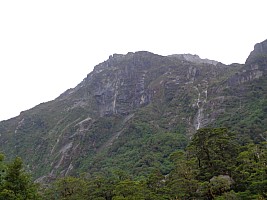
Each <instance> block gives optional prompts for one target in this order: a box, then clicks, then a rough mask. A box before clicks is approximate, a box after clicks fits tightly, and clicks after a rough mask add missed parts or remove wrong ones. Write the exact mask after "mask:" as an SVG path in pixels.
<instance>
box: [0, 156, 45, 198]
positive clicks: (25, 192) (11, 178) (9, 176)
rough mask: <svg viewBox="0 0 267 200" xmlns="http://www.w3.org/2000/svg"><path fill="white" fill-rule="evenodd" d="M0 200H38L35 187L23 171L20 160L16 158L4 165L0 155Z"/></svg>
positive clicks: (38, 196) (2, 157)
mask: <svg viewBox="0 0 267 200" xmlns="http://www.w3.org/2000/svg"><path fill="white" fill-rule="evenodd" d="M0 170H1V172H0V199H1V200H31V199H32V200H38V199H40V195H39V194H38V193H37V186H36V185H35V184H34V183H33V182H32V181H31V179H30V176H29V175H28V174H27V173H26V172H25V171H24V170H23V166H22V160H21V159H20V158H16V159H15V160H14V161H13V162H11V163H8V164H6V163H4V155H3V154H0Z"/></svg>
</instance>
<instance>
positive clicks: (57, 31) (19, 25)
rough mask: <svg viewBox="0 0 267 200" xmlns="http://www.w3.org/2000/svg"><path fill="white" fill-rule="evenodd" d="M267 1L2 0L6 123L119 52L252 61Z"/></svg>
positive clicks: (0, 50)
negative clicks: (252, 51)
mask: <svg viewBox="0 0 267 200" xmlns="http://www.w3.org/2000/svg"><path fill="white" fill-rule="evenodd" d="M266 7H267V2H266V0H253V1H251V0H201V1H200V0H112V1H111V0H97V1H93V0H92V1H90V0H84V1H83V0H75V1H74V0H72V1H70V0H45V1H41V0H23V1H22V0H2V1H1V0H0V91H1V98H0V120H5V119H8V118H11V117H14V116H16V115H18V114H19V113H20V111H22V110H26V109H29V108H31V107H33V106H35V105H37V104H39V103H42V102H46V101H49V100H52V99H54V98H56V97H57V96H59V95H60V94H61V93H62V92H64V91H65V90H66V89H68V88H72V87H75V86H76V85H77V84H78V83H79V82H81V81H82V79H83V78H85V77H86V75H87V74H88V73H89V72H90V71H92V69H93V67H94V66H95V65H96V64H98V63H100V62H102V61H104V60H106V59H107V58H108V57H109V55H111V54H114V53H123V54H125V53H127V52H134V51H140V50H146V51H151V52H153V53H157V54H161V55H169V54H180V53H192V54H198V55H199V56H200V57H202V58H209V59H213V60H217V61H220V62H223V63H225V64H230V63H233V62H238V63H244V62H245V60H246V58H247V56H248V54H249V53H250V51H251V50H253V47H254V44H255V43H257V42H261V41H263V40H265V39H267V26H266V19H267V12H266Z"/></svg>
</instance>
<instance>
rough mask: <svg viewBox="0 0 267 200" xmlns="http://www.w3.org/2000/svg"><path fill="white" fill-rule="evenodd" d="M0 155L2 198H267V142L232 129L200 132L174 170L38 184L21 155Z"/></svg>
mask: <svg viewBox="0 0 267 200" xmlns="http://www.w3.org/2000/svg"><path fill="white" fill-rule="evenodd" d="M4 158H5V157H4V155H3V154H1V155H0V200H27V199H29V200H35V199H36V200H83V199H88V200H178V199H179V200H186V199H203V200H205V199H207V200H213V199H215V200H231V199H232V200H236V199H240V200H243V199H244V200H246V199H247V200H250V199H258V200H261V199H266V198H267V163H266V162H267V142H259V143H255V142H246V143H244V142H240V140H239V138H238V134H237V133H235V132H232V131H230V130H228V129H227V128H201V129H199V130H197V132H196V133H195V135H194V136H193V138H192V139H191V141H190V142H189V144H188V145H187V146H186V148H185V149H182V150H181V149H177V150H176V151H174V152H172V153H171V154H170V155H169V157H168V159H169V161H170V162H171V163H172V168H171V169H170V170H169V172H168V173H166V172H164V171H162V170H160V169H157V168H156V167H154V168H153V170H152V173H150V174H148V175H144V176H135V177H134V176H132V175H129V174H128V173H127V171H126V170H125V171H124V170H114V171H113V172H108V173H103V172H102V171H101V172H100V173H94V174H87V173H82V174H78V175H77V176H67V177H61V178H57V179H55V180H54V181H52V182H50V183H46V184H43V183H35V182H34V181H33V180H32V178H31V175H30V172H28V171H27V170H26V168H25V166H24V165H23V162H22V160H21V159H20V158H19V157H17V158H16V159H14V160H13V161H5V159H4Z"/></svg>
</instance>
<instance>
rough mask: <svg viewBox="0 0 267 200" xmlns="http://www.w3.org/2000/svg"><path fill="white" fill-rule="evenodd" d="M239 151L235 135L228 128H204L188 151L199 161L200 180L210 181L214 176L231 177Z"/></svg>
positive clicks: (197, 134) (194, 138)
mask: <svg viewBox="0 0 267 200" xmlns="http://www.w3.org/2000/svg"><path fill="white" fill-rule="evenodd" d="M238 149H239V146H238V144H237V142H236V140H235V134H234V133H232V132H229V131H228V130H227V129H226V128H214V129H213V128H202V129H199V130H198V131H197V133H196V134H195V135H194V137H193V139H192V142H191V143H190V145H189V147H188V149H187V150H188V151H189V153H190V154H191V156H193V157H196V159H197V167H198V169H199V174H198V179H199V180H203V181H209V180H210V179H211V178H212V177H213V176H218V175H229V176H231V173H232V171H233V169H234V167H235V162H236V159H235V158H237V155H238Z"/></svg>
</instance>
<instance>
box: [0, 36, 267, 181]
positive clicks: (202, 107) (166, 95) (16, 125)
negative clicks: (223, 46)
mask: <svg viewBox="0 0 267 200" xmlns="http://www.w3.org/2000/svg"><path fill="white" fill-rule="evenodd" d="M259 55H260V56H259ZM266 55H267V51H266V41H264V42H263V43H260V44H257V45H256V46H255V49H254V51H252V52H251V54H250V56H249V58H248V60H247V62H246V64H244V65H242V64H232V65H224V64H222V63H219V62H216V61H211V60H208V59H201V58H199V57H198V56H196V55H194V56H193V55H190V54H183V55H173V56H160V55H156V54H153V53H150V52H144V51H142V52H135V53H128V54H126V55H119V54H114V55H112V56H110V57H109V59H107V60H106V61H104V62H103V63H100V64H99V65H97V66H95V68H94V70H93V71H92V72H91V73H89V74H88V75H87V77H86V78H85V79H84V80H83V81H82V82H81V83H80V84H79V85H78V86H77V87H75V88H73V89H69V90H67V91H66V92H64V93H63V94H62V95H60V96H59V97H58V98H57V99H55V100H53V101H50V102H47V103H43V104H40V105H38V106H36V107H35V108H33V109H31V110H28V111H24V112H22V113H21V114H20V115H19V116H18V117H15V118H13V119H10V120H7V121H3V122H1V123H0V138H1V140H0V144H1V147H0V148H1V151H4V152H5V154H6V155H7V156H8V157H14V156H16V155H19V156H21V157H23V159H24V160H25V162H26V163H27V166H28V169H29V170H31V171H32V172H33V173H34V175H35V177H36V178H38V177H39V179H38V180H43V179H44V178H47V177H50V178H51V177H55V176H64V175H69V174H75V173H81V172H88V173H91V174H93V173H98V172H105V173H107V171H110V170H115V169H120V168H126V169H128V170H129V173H131V174H135V175H144V174H146V173H148V172H149V171H151V170H152V169H153V166H160V167H159V168H160V169H161V170H163V171H165V172H166V173H167V172H168V166H169V164H168V156H169V155H170V153H171V152H172V151H174V150H176V149H179V148H184V147H185V145H186V141H187V140H188V139H190V137H191V136H192V134H194V132H195V131H196V130H197V129H199V128H201V127H205V126H227V127H229V128H231V129H232V130H235V131H239V133H240V137H241V138H243V139H241V140H250V139H253V140H256V141H257V140H262V139H263V138H264V135H263V133H264V131H266V126H265V125H266V124H267V121H266V118H267V117H266V112H267V102H266V99H267V98H266V94H267V81H266V69H267V67H266V66H267V63H266V60H265V58H266ZM256 125H257V126H256ZM255 126H256V128H257V130H255ZM156 158H158V159H156Z"/></svg>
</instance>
